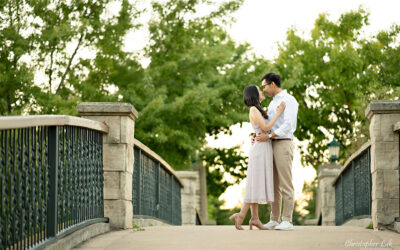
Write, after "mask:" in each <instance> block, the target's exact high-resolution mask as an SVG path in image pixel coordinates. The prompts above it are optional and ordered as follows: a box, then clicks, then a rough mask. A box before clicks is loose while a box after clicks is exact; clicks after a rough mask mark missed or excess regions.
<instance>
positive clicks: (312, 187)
mask: <svg viewBox="0 0 400 250" xmlns="http://www.w3.org/2000/svg"><path fill="white" fill-rule="evenodd" d="M317 183H318V179H317V178H315V179H314V180H313V181H312V182H311V183H307V182H304V184H303V190H302V192H303V194H306V195H309V196H310V199H308V200H307V201H306V202H307V205H306V206H305V207H304V209H305V210H307V211H308V214H307V215H306V216H304V218H303V219H304V220H306V219H315V216H316V215H315V208H316V201H317Z"/></svg>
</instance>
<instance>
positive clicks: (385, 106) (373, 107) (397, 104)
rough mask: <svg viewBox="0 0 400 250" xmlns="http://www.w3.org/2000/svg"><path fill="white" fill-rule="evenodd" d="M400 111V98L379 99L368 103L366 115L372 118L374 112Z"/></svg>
mask: <svg viewBox="0 0 400 250" xmlns="http://www.w3.org/2000/svg"><path fill="white" fill-rule="evenodd" d="M394 113H400V100H394V101H390V100H378V101H372V102H371V103H370V104H368V107H367V109H366V110H365V116H366V117H367V118H368V119H371V118H372V116H373V115H374V114H394Z"/></svg>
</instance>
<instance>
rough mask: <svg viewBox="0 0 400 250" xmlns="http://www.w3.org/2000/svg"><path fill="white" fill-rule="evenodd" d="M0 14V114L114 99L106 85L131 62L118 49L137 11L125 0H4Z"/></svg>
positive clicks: (67, 109)
mask: <svg viewBox="0 0 400 250" xmlns="http://www.w3.org/2000/svg"><path fill="white" fill-rule="evenodd" d="M110 6H114V7H115V8H116V9H118V8H119V11H118V13H116V14H115V15H114V14H111V13H109V11H107V10H108V9H110ZM0 15H1V17H2V24H1V25H0V44H1V53H0V82H1V85H0V96H1V101H0V114H2V115H9V114H20V113H46V114H47V113H58V114H75V113H76V111H75V110H76V105H77V104H78V103H79V102H82V101H112V100H113V101H116V100H117V98H116V96H112V95H111V94H110V93H109V91H108V87H109V86H110V85H111V84H113V80H114V79H113V78H117V79H119V78H121V77H125V76H126V74H123V72H121V71H125V70H126V68H127V67H128V66H130V67H132V65H134V63H133V62H131V61H130V58H131V57H132V56H130V55H129V54H127V53H125V52H123V51H122V46H123V38H124V36H125V34H126V33H127V31H128V30H131V29H132V28H134V27H135V26H134V25H133V20H134V19H135V18H136V17H137V16H138V15H139V12H138V11H136V10H135V9H134V8H133V6H132V5H131V4H130V3H129V1H128V0H121V1H111V2H110V1H105V0H100V1H83V0H74V1H67V2H66V1H52V0H49V1H12V0H8V1H2V4H1V5H0ZM121 65H123V66H122V68H123V69H121ZM133 72H135V71H133ZM34 78H35V79H34Z"/></svg>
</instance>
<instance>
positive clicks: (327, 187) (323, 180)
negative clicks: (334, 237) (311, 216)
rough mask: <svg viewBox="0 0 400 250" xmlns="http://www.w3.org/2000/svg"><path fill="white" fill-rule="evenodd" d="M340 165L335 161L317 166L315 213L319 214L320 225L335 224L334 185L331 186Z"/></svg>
mask: <svg viewBox="0 0 400 250" xmlns="http://www.w3.org/2000/svg"><path fill="white" fill-rule="evenodd" d="M340 167H341V166H340V165H339V164H337V163H330V164H323V165H320V166H319V167H318V189H317V203H316V205H317V206H316V215H317V216H318V215H319V214H320V215H321V225H322V226H335V225H336V223H335V211H336V210H335V206H336V205H335V187H334V186H332V182H333V180H334V179H335V178H336V176H337V174H338V173H339V170H340ZM318 199H319V201H318ZM317 219H319V218H318V217H317Z"/></svg>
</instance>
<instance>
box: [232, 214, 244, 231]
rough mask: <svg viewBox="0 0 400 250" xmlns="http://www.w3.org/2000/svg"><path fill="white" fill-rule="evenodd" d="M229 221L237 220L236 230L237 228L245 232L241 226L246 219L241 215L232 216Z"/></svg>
mask: <svg viewBox="0 0 400 250" xmlns="http://www.w3.org/2000/svg"><path fill="white" fill-rule="evenodd" d="M229 219H230V220H233V219H234V220H235V228H236V229H237V230H244V229H243V227H242V226H241V225H242V222H243V219H244V218H241V217H240V215H239V213H236V214H232V215H231V216H230V217H229ZM239 219H240V220H241V221H240V223H239V222H238V220H239Z"/></svg>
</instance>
